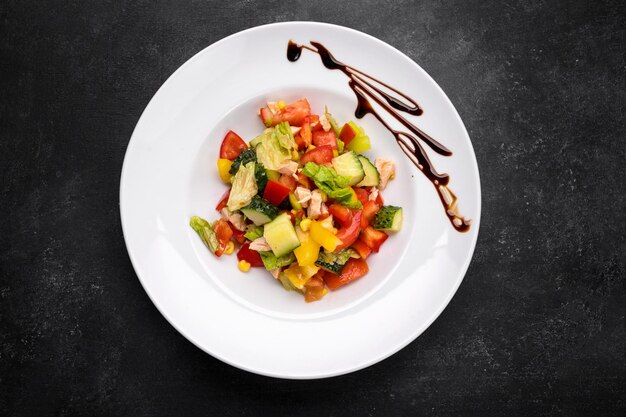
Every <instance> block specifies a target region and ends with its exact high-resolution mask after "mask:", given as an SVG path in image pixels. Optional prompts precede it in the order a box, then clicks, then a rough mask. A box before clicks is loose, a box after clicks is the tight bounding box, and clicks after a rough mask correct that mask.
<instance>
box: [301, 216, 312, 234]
mask: <svg viewBox="0 0 626 417" xmlns="http://www.w3.org/2000/svg"><path fill="white" fill-rule="evenodd" d="M310 227H311V219H303V220H302V221H301V222H300V229H302V231H303V232H308V231H309V228H310Z"/></svg>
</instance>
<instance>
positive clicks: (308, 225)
mask: <svg viewBox="0 0 626 417" xmlns="http://www.w3.org/2000/svg"><path fill="white" fill-rule="evenodd" d="M259 116H260V118H261V121H262V122H263V124H264V125H265V130H264V131H263V132H262V133H261V134H260V135H259V136H257V137H256V138H254V139H252V140H251V141H250V142H249V143H246V142H245V141H244V140H243V139H242V138H241V137H240V136H239V135H237V134H236V133H235V132H233V131H230V132H228V133H227V134H226V136H225V137H224V139H223V141H222V144H221V147H220V157H219V159H218V160H217V170H218V172H219V176H220V178H221V179H222V181H223V182H224V183H225V184H227V185H228V187H229V188H228V190H227V191H226V192H225V193H224V195H223V196H222V197H221V199H220V201H219V203H218V204H217V207H216V209H217V211H218V212H219V213H220V215H221V217H220V218H219V219H218V220H216V221H214V222H212V223H209V222H208V221H207V220H204V219H202V218H200V217H197V216H194V217H192V218H191V221H190V225H191V227H192V228H193V230H195V231H196V232H197V233H198V235H199V236H200V238H201V239H202V241H203V242H204V244H205V245H206V246H207V247H208V248H209V250H210V251H211V252H212V253H214V254H215V256H218V257H219V256H222V255H230V254H232V253H234V252H235V249H236V250H237V258H238V260H239V262H238V267H239V269H240V270H241V271H243V272H247V271H248V270H250V268H254V267H259V268H265V269H267V270H268V271H269V272H270V273H271V275H272V276H273V277H274V278H275V279H276V280H278V281H279V282H280V283H281V284H282V285H283V287H284V288H285V289H286V290H289V291H297V292H299V293H301V294H303V295H304V299H305V300H306V301H307V302H311V301H317V300H320V299H321V298H322V297H324V296H325V295H326V294H327V293H328V289H330V290H337V289H338V288H340V287H342V286H344V285H346V284H348V283H350V282H352V281H355V280H357V279H359V278H361V277H363V276H364V275H366V274H367V272H368V270H369V268H368V265H367V258H368V256H370V255H371V254H372V253H376V252H378V251H379V250H380V248H381V245H382V244H383V243H384V242H385V241H386V240H387V238H388V236H389V233H390V232H391V233H393V232H399V231H400V228H401V227H402V208H400V207H397V206H392V205H385V204H384V201H383V197H382V193H381V191H382V190H384V189H385V187H386V186H387V183H388V182H389V180H391V179H393V178H394V176H395V166H394V163H393V161H391V160H388V159H384V158H376V159H375V160H374V162H372V161H371V160H370V159H368V158H367V157H366V156H364V155H362V152H364V151H367V150H369V149H370V140H369V137H368V136H367V135H366V134H365V132H364V131H363V129H362V128H360V127H359V126H357V125H356V124H355V123H354V122H348V123H346V124H344V125H343V126H340V125H339V124H337V122H336V121H335V119H334V118H333V117H332V115H331V114H330V113H329V112H328V110H325V111H324V113H323V114H320V115H316V114H312V113H311V107H310V105H309V103H308V101H307V100H306V99H301V100H298V101H296V102H294V103H291V104H288V105H287V104H285V103H284V102H282V101H280V102H277V103H273V102H270V103H267V105H266V106H265V107H263V108H261V109H260V111H259ZM236 246H237V248H236Z"/></svg>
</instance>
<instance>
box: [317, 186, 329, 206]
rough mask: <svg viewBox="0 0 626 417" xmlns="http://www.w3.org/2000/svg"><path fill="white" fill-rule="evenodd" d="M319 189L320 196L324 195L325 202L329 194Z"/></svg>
mask: <svg viewBox="0 0 626 417" xmlns="http://www.w3.org/2000/svg"><path fill="white" fill-rule="evenodd" d="M317 191H319V192H320V196H321V197H322V201H323V202H324V203H325V202H326V200H328V194H326V193H325V192H324V191H322V190H319V189H318V190H317Z"/></svg>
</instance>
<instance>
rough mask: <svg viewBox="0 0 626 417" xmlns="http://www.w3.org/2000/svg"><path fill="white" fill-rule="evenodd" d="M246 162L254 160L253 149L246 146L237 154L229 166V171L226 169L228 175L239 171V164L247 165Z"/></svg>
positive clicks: (254, 153)
mask: <svg viewBox="0 0 626 417" xmlns="http://www.w3.org/2000/svg"><path fill="white" fill-rule="evenodd" d="M248 162H256V152H254V149H250V148H248V149H244V150H243V151H241V153H240V154H239V156H238V157H237V158H235V160H234V161H233V164H232V165H231V166H230V171H228V173H229V174H230V175H235V174H236V173H237V171H239V165H243V166H246V165H248Z"/></svg>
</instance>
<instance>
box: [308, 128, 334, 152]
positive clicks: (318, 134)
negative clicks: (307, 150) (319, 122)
mask: <svg viewBox="0 0 626 417" xmlns="http://www.w3.org/2000/svg"><path fill="white" fill-rule="evenodd" d="M313 145H315V146H324V145H330V146H331V147H332V148H333V149H337V135H335V132H333V131H332V130H329V131H328V132H326V131H325V130H316V131H315V132H313Z"/></svg>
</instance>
